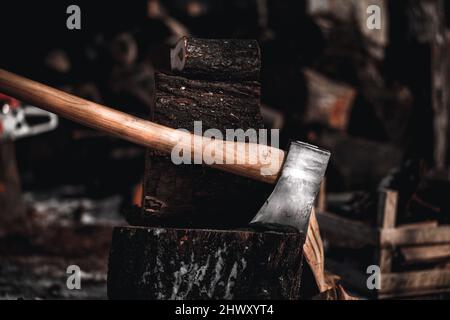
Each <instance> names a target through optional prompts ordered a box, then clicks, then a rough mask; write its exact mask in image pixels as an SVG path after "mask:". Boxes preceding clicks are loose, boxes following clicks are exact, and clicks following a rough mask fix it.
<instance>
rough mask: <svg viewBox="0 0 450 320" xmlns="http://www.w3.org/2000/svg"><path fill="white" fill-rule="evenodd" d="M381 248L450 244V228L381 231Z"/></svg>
mask: <svg viewBox="0 0 450 320" xmlns="http://www.w3.org/2000/svg"><path fill="white" fill-rule="evenodd" d="M380 241H381V246H383V247H386V246H404V245H427V244H445V243H450V226H440V227H437V228H420V229H383V230H380Z"/></svg>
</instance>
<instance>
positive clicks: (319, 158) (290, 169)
mask: <svg viewBox="0 0 450 320" xmlns="http://www.w3.org/2000/svg"><path fill="white" fill-rule="evenodd" d="M329 159H330V152H329V151H326V150H322V149H319V148H318V147H316V146H313V145H310V144H307V143H303V142H292V143H291V145H290V148H289V152H288V154H287V156H286V159H285V162H284V165H283V169H282V171H281V174H280V177H279V178H278V182H277V184H276V186H275V189H274V190H273V192H272V194H271V195H270V197H269V198H268V199H267V200H266V202H265V203H264V205H263V206H262V208H261V209H260V210H259V212H258V214H257V215H256V216H255V217H254V218H253V220H252V221H251V222H250V225H251V226H252V227H256V228H263V229H269V230H275V231H282V232H298V233H302V234H304V235H305V236H306V233H307V231H308V225H309V217H310V215H311V210H312V207H313V205H314V200H315V198H316V195H317V193H318V191H319V189H320V184H321V182H322V179H323V176H324V175H325V171H326V168H327V165H328V160H329Z"/></svg>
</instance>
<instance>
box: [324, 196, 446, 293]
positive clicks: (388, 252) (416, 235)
mask: <svg viewBox="0 0 450 320" xmlns="http://www.w3.org/2000/svg"><path fill="white" fill-rule="evenodd" d="M397 201H398V194H397V192H395V191H392V190H385V191H383V192H380V196H379V201H378V213H377V226H376V227H372V226H369V225H368V224H366V223H363V222H360V221H355V220H352V219H348V218H343V217H340V216H338V215H336V214H333V213H330V212H327V211H326V210H323V208H322V210H319V211H318V213H317V219H318V221H319V226H320V229H321V232H322V233H323V237H324V239H325V241H327V242H328V245H329V246H330V247H333V246H338V247H339V246H341V247H345V248H352V247H359V248H363V250H370V249H372V250H373V251H372V252H373V258H372V259H373V263H371V264H373V265H378V266H379V267H380V271H381V278H380V284H381V285H380V289H379V290H375V291H374V290H369V289H368V288H367V279H368V277H369V276H370V274H368V273H367V272H366V271H367V267H368V266H369V265H370V263H368V264H367V266H366V267H365V268H361V266H359V267H355V266H354V265H349V263H348V262H342V261H340V262H337V261H336V259H334V260H333V259H330V258H329V257H328V256H327V258H326V266H327V269H329V270H330V271H332V272H334V273H336V274H338V275H339V276H341V277H342V281H343V283H344V285H346V286H348V288H351V289H353V290H356V291H358V292H360V293H362V294H364V295H367V296H370V297H376V298H380V299H387V298H407V297H419V296H427V295H438V294H442V293H449V292H450V264H447V265H445V264H444V263H443V264H442V265H440V266H439V267H437V265H436V264H434V265H433V266H430V265H428V267H427V266H425V267H422V268H420V267H416V268H412V269H414V270H410V271H404V270H394V268H393V261H394V258H396V257H398V256H399V254H401V255H402V257H403V258H404V259H405V260H407V261H408V262H410V263H412V264H416V265H420V263H422V264H423V263H424V262H430V261H439V260H442V261H445V260H446V258H448V259H447V261H450V225H438V224H437V223H436V222H422V223H416V224H413V225H397V224H396V220H397Z"/></svg>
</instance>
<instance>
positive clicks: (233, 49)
mask: <svg viewBox="0 0 450 320" xmlns="http://www.w3.org/2000/svg"><path fill="white" fill-rule="evenodd" d="M170 56H171V67H172V71H174V72H178V73H180V74H181V75H183V76H185V77H189V78H195V79H210V80H258V79H259V70H260V67H261V53H260V50H259V47H258V43H257V42H256V41H254V40H236V39H230V40H214V39H195V38H186V37H184V38H182V39H181V40H180V41H179V42H178V44H177V45H176V46H175V48H174V49H172V51H171V53H170Z"/></svg>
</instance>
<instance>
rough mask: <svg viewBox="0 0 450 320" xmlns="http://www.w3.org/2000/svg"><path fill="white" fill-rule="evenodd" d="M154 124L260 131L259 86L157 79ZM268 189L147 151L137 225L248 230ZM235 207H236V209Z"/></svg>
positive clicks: (171, 77) (239, 83)
mask: <svg viewBox="0 0 450 320" xmlns="http://www.w3.org/2000/svg"><path fill="white" fill-rule="evenodd" d="M156 86H157V90H156V93H157V94H156V108H155V114H154V121H155V122H157V123H160V124H163V125H167V126H170V127H174V128H184V129H187V130H190V131H193V126H194V121H202V129H203V130H207V129H210V128H216V129H218V130H220V131H221V132H222V133H223V134H224V131H225V129H235V128H242V129H243V130H247V129H252V128H256V129H258V128H262V127H263V123H262V118H261V116H260V113H259V84H258V83H257V82H253V81H248V82H246V81H241V82H218V81H204V80H190V79H187V78H183V77H177V76H169V75H165V74H157V75H156ZM270 189H271V187H270V186H269V187H268V186H264V185H263V184H260V183H258V182H254V181H250V180H248V179H245V178H240V177H236V176H234V175H231V174H227V173H219V172H215V171H213V170H211V169H208V168H206V167H203V166H199V165H179V166H176V165H174V164H173V163H172V162H171V160H170V158H169V157H166V156H162V155H161V154H158V153H155V152H152V151H149V152H148V155H147V162H146V174H145V179H144V199H143V210H144V211H143V214H142V217H141V218H142V219H137V220H136V221H132V223H133V224H136V225H147V226H149V225H153V226H155V225H157V226H169V227H183V228H184V227H196V228H220V229H228V228H233V227H242V226H246V225H247V224H248V223H249V222H250V220H251V219H252V218H253V216H254V215H255V213H256V212H257V211H258V209H259V208H260V207H261V205H262V204H263V203H264V201H265V199H267V197H268V195H269V194H270ZM237 204H239V205H237Z"/></svg>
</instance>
